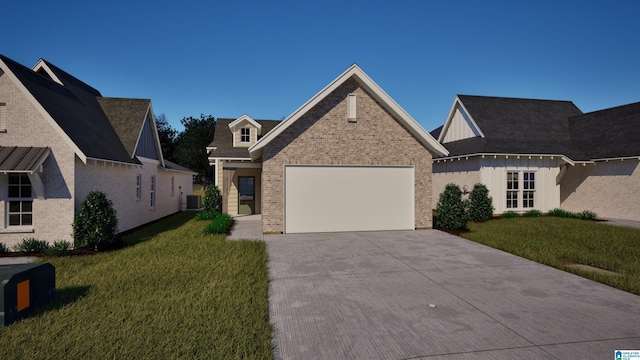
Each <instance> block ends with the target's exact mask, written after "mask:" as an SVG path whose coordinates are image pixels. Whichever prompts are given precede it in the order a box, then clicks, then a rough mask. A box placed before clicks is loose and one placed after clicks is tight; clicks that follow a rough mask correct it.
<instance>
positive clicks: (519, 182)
mask: <svg viewBox="0 0 640 360" xmlns="http://www.w3.org/2000/svg"><path fill="white" fill-rule="evenodd" d="M506 195H507V196H506V199H507V204H506V207H507V209H517V208H522V209H532V208H534V207H535V197H536V196H535V195H536V181H535V172H533V171H507V193H506ZM519 199H522V202H521V203H520V202H519V201H518V200H519Z"/></svg>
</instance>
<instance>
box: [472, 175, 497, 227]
mask: <svg viewBox="0 0 640 360" xmlns="http://www.w3.org/2000/svg"><path fill="white" fill-rule="evenodd" d="M492 215H493V199H492V198H491V196H489V190H488V189H487V187H486V186H485V185H484V184H481V183H478V184H475V185H473V190H471V193H470V194H469V220H472V221H487V220H490V219H491V216H492Z"/></svg>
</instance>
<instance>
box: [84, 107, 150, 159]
mask: <svg viewBox="0 0 640 360" xmlns="http://www.w3.org/2000/svg"><path fill="white" fill-rule="evenodd" d="M97 100H98V103H99V104H100V106H101V107H102V110H103V111H104V113H105V115H107V118H108V119H109V122H110V123H111V126H113V129H114V130H115V131H116V134H118V137H119V138H120V141H122V144H123V145H124V147H125V149H126V150H127V152H128V153H129V156H131V157H133V156H134V155H135V151H136V145H137V144H138V140H139V138H140V134H141V133H142V127H143V126H144V123H145V121H146V119H147V115H148V113H149V110H150V108H151V100H149V99H127V98H105V97H98V98H97Z"/></svg>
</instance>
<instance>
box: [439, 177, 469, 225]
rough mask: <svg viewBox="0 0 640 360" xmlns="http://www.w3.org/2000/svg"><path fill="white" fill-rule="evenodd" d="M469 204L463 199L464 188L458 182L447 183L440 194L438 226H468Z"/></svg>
mask: <svg viewBox="0 0 640 360" xmlns="http://www.w3.org/2000/svg"><path fill="white" fill-rule="evenodd" d="M466 208H467V206H466V204H465V202H464V201H462V190H460V187H459V186H458V185H456V184H447V186H445V188H444V191H443V192H442V194H440V198H439V200H438V205H437V206H436V212H437V213H438V217H437V218H436V226H438V227H440V228H443V229H454V230H455V229H464V228H466V227H467V219H468V215H467V209H466Z"/></svg>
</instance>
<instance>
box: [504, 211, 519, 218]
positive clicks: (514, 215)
mask: <svg viewBox="0 0 640 360" xmlns="http://www.w3.org/2000/svg"><path fill="white" fill-rule="evenodd" d="M517 217H520V214H518V213H517V212H515V211H511V210H509V211H505V212H503V213H502V214H500V219H513V218H517Z"/></svg>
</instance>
